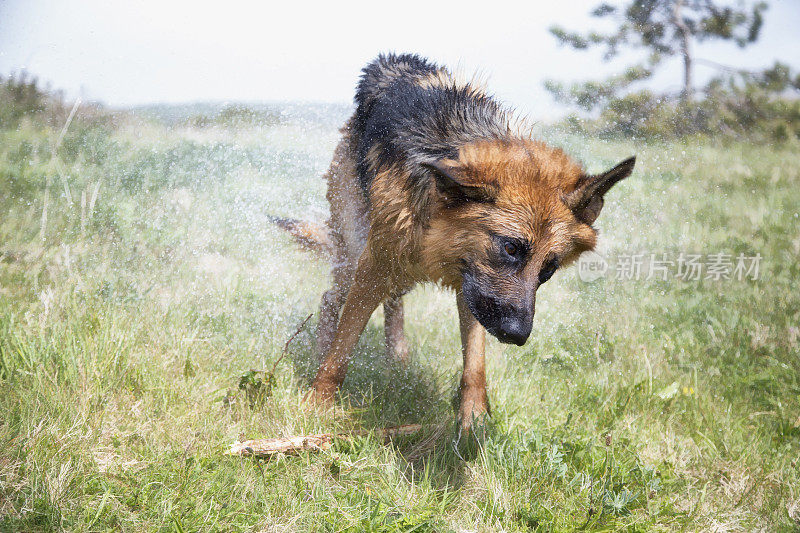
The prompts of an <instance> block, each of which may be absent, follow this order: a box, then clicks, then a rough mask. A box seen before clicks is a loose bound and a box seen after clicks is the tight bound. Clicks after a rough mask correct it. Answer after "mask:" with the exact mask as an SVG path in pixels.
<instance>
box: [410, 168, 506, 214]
mask: <svg viewBox="0 0 800 533" xmlns="http://www.w3.org/2000/svg"><path fill="white" fill-rule="evenodd" d="M422 167H423V168H424V169H425V170H427V171H428V172H429V173H430V174H431V175H432V176H433V179H434V181H435V182H436V190H438V191H439V193H440V194H441V195H442V196H443V197H444V199H445V202H447V203H448V204H451V205H454V204H459V203H462V202H467V201H472V202H492V201H494V199H495V198H496V197H497V183H496V182H494V181H484V180H481V179H480V178H479V177H477V176H476V175H475V174H474V173H472V172H467V171H466V170H465V169H464V168H462V167H460V166H459V165H458V164H457V163H455V162H451V161H448V160H442V161H436V162H435V163H423V164H422Z"/></svg>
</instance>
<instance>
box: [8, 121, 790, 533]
mask: <svg viewBox="0 0 800 533" xmlns="http://www.w3.org/2000/svg"><path fill="white" fill-rule="evenodd" d="M275 116H276V115H270V117H271V119H270V121H269V122H268V123H266V124H262V125H259V124H251V123H245V124H244V125H242V124H239V125H238V126H237V127H235V128H227V127H225V126H224V125H219V124H211V125H209V124H205V123H204V125H203V127H196V126H190V125H187V124H189V123H181V122H179V121H178V122H176V123H175V124H174V125H173V126H171V127H166V126H164V125H162V124H161V123H159V122H157V121H153V120H151V119H146V120H145V119H137V118H135V116H133V117H127V118H126V117H124V116H123V117H122V118H118V119H117V121H116V124H115V125H113V126H111V125H108V124H104V125H99V126H98V125H94V126H82V125H81V123H80V121H79V120H78V119H79V118H80V113H79V117H78V119H76V123H75V124H73V125H72V127H71V128H70V129H69V131H68V132H67V134H66V135H65V136H64V140H63V142H62V143H61V144H60V145H58V146H57V139H58V138H59V134H60V131H59V130H58V129H56V130H52V129H49V128H46V127H40V126H36V124H35V122H30V123H29V122H24V121H23V123H22V124H21V125H20V127H19V128H15V129H0V530H8V531H44V530H60V529H63V530H80V531H83V530H92V531H100V530H127V531H140V530H144V531H152V530H159V531H178V532H180V531H193V530H210V531H222V530H225V531H228V530H252V531H569V530H576V529H581V530H591V531H601V530H602V531H605V530H626V531H664V530H670V531H671V530H685V531H710V530H716V531H736V530H756V529H764V530H770V531H796V530H797V529H798V528H800V467H798V464H797V462H798V459H799V458H800V427H798V426H800V358H799V357H798V351H799V350H798V348H799V347H800V330H798V324H800V294H798V292H797V290H796V287H797V281H798V279H800V276H798V274H800V266H798V260H797V258H798V255H800V230H799V229H798V228H800V226H798V213H799V212H800V195H798V194H797V184H798V182H800V155H798V153H797V151H796V150H794V149H792V148H791V147H786V148H780V147H763V146H762V147H758V146H749V145H745V144H734V145H725V146H723V145H716V144H714V143H712V142H709V141H691V142H690V141H687V142H685V143H675V144H656V143H649V144H648V143H644V144H638V145H633V144H630V143H604V142H600V141H597V140H593V139H585V138H580V137H569V136H566V137H560V136H556V135H553V136H551V141H552V142H554V143H557V144H560V145H562V146H565V147H566V148H567V150H568V151H570V152H571V153H573V154H574V155H576V156H577V157H579V158H581V159H582V160H583V161H585V162H586V163H587V165H588V167H589V169H590V170H592V171H599V170H601V169H602V168H603V167H605V166H607V165H608V164H610V163H613V162H614V161H615V160H618V159H622V158H623V157H625V156H627V155H630V154H631V153H636V154H637V155H638V158H639V159H638V161H639V163H638V164H637V170H636V171H635V174H634V176H633V177H632V178H631V179H629V180H627V181H626V182H625V183H623V184H621V185H620V186H618V187H617V188H615V190H614V192H613V193H612V194H611V195H610V199H609V201H608V203H607V206H606V208H605V210H604V213H603V215H602V216H601V219H600V221H599V226H600V228H601V231H602V235H603V245H602V251H603V253H604V254H607V255H608V256H615V255H619V254H624V253H629V252H638V251H645V252H647V253H649V252H655V253H662V252H664V253H668V254H670V256H671V257H672V258H673V259H674V258H675V257H677V255H678V254H679V253H680V252H687V253H688V252H698V253H704V254H705V253H716V252H726V253H730V254H734V255H735V254H739V253H744V254H746V255H755V254H756V253H760V254H761V256H762V258H763V259H762V262H761V265H760V266H761V272H760V279H758V280H757V281H752V280H742V281H739V280H722V281H713V280H700V281H681V280H677V279H675V278H674V276H673V277H670V278H669V279H668V280H667V281H662V280H644V279H642V280H638V281H637V280H632V281H631V280H628V281H618V280H615V279H614V277H613V276H610V277H607V278H605V279H600V280H597V281H594V282H592V283H584V282H582V281H581V280H580V279H579V277H578V275H577V272H576V269H575V268H574V267H573V268H571V269H569V270H565V271H564V272H559V273H558V274H556V276H555V277H554V279H553V280H552V281H551V282H550V283H548V284H547V285H546V286H544V287H543V288H542V290H540V292H539V297H538V302H537V304H538V305H537V316H536V319H535V321H534V334H533V336H532V338H531V340H530V341H529V343H528V344H527V345H526V346H524V347H521V348H517V347H508V346H504V345H501V344H499V343H497V342H496V341H494V340H492V341H490V342H489V343H488V358H487V359H488V377H489V382H490V390H489V396H490V401H491V403H492V409H493V421H492V424H491V426H490V427H489V428H488V431H487V434H486V435H485V436H484V437H483V438H482V439H480V440H472V439H462V440H461V441H459V442H454V441H455V436H456V434H455V432H454V431H453V426H452V424H453V421H454V415H453V411H452V399H453V397H454V395H455V389H456V384H457V383H458V377H459V372H460V366H461V362H460V356H459V341H458V329H457V318H456V312H455V305H454V297H453V295H452V294H448V293H446V292H444V291H442V290H440V289H437V288H435V287H431V286H427V287H420V288H417V289H416V290H415V291H414V292H412V293H411V294H410V295H409V297H408V298H407V302H408V307H407V312H406V316H407V325H406V331H407V334H408V337H409V340H410V344H411V346H412V362H411V364H410V365H409V366H408V367H407V368H401V367H398V366H395V365H393V364H390V363H388V362H386V361H385V360H384V358H383V340H382V333H381V327H380V324H381V322H380V320H381V317H380V312H379V313H376V316H375V317H373V322H371V323H370V326H369V327H368V329H367V331H366V332H365V334H364V335H363V337H362V339H361V342H360V344H359V347H358V349H357V354H356V357H355V360H354V363H353V366H352V370H351V373H350V374H349V375H348V378H347V380H346V382H345V386H344V390H343V391H342V397H341V401H340V403H339V404H338V407H337V409H336V410H335V411H333V412H331V413H325V414H316V413H309V412H306V411H304V410H303V409H301V404H300V403H301V398H302V396H303V393H304V391H305V389H306V387H307V384H308V380H309V377H310V376H311V375H312V373H313V371H314V361H313V356H312V345H313V323H314V322H315V320H316V319H312V323H311V324H312V326H309V327H308V328H306V329H304V330H303V331H302V332H301V333H300V334H299V335H298V337H297V338H296V339H295V340H294V342H293V343H292V344H291V345H290V347H289V350H288V354H287V356H286V357H285V358H284V359H283V360H281V361H280V362H279V363H278V365H277V368H276V372H275V375H274V383H272V386H271V388H270V389H269V390H264V389H262V394H253V393H252V392H253V391H252V390H250V391H248V390H240V388H239V382H240V378H242V376H244V375H247V373H248V371H249V370H251V369H255V370H263V369H270V368H272V366H273V364H274V362H275V361H276V360H277V359H278V358H279V357H280V354H281V350H282V348H283V344H284V343H285V342H286V340H287V339H288V338H289V336H290V335H291V334H292V332H294V331H295V329H296V328H297V326H298V325H299V324H300V323H301V322H302V320H303V319H304V318H305V317H306V316H307V315H308V314H309V313H311V312H315V311H316V309H317V305H318V302H319V298H320V296H321V294H322V291H323V290H324V289H325V288H326V285H327V283H328V272H327V267H326V265H325V264H323V263H322V262H320V261H318V260H316V259H314V258H313V257H311V256H309V255H307V254H306V253H304V252H302V251H300V250H298V249H297V248H296V247H295V246H294V245H293V244H292V243H291V242H290V241H289V240H288V239H287V238H286V236H284V235H282V234H281V233H279V232H278V231H277V230H276V229H274V228H273V227H271V226H270V224H269V223H268V222H267V215H286V216H299V217H305V218H315V219H317V220H322V219H324V217H325V215H326V206H325V202H324V183H323V182H322V180H321V179H320V177H319V176H320V175H321V174H322V172H323V171H324V169H325V168H326V166H327V163H328V160H329V157H330V154H331V152H332V150H333V147H334V145H335V143H336V138H337V133H336V127H335V124H337V123H339V122H340V121H341V120H343V119H344V116H345V114H344V112H343V111H342V110H340V109H329V110H327V111H326V112H325V113H320V112H319V110H317V111H316V112H315V113H312V114H308V115H304V116H300V115H298V114H295V115H292V114H291V113H289V114H279V115H277V116H280V117H281V118H280V120H276V119H275V118H274V117H275ZM195 122H196V121H195ZM45 212H46V217H45V216H43V215H44V213H45ZM245 381H247V380H245ZM250 382H251V385H252V382H253V380H250ZM248 393H249V394H248ZM401 423H423V424H428V426H427V427H428V428H429V429H427V430H426V431H425V432H423V433H422V434H420V435H417V436H413V437H404V438H400V439H398V440H396V441H395V442H393V443H391V444H384V443H383V442H381V441H380V439H378V438H376V437H374V436H367V437H359V438H356V439H353V440H352V441H342V442H339V443H338V444H336V445H335V446H334V447H333V448H332V449H331V450H330V451H327V452H324V453H318V454H307V455H301V456H299V457H281V458H278V459H275V460H272V461H268V462H265V461H256V460H252V459H247V458H233V457H227V456H224V455H223V452H224V451H225V450H226V449H227V448H228V447H229V445H230V444H231V443H232V442H233V441H235V440H237V439H240V438H242V437H247V438H255V437H266V436H280V435H289V434H302V433H310V432H328V431H348V430H357V429H368V430H369V429H374V428H379V427H383V426H387V425H394V424H401Z"/></svg>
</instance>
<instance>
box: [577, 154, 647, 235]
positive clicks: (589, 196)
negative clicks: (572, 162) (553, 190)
mask: <svg viewBox="0 0 800 533" xmlns="http://www.w3.org/2000/svg"><path fill="white" fill-rule="evenodd" d="M635 163H636V158H635V157H630V158H628V159H626V160H625V161H623V162H622V163H620V164H619V165H617V166H615V167H614V168H612V169H611V170H608V171H606V172H603V173H602V174H595V175H593V176H584V177H583V178H581V179H580V180H579V181H578V184H577V186H576V187H575V190H574V191H572V192H571V193H569V194H568V195H567V196H566V198H565V202H566V204H567V207H569V208H570V209H571V210H572V212H573V213H574V214H575V218H577V219H578V220H580V221H581V222H584V223H586V224H592V223H593V222H594V221H595V220H597V217H598V216H599V215H600V210H601V209H602V208H603V195H605V194H606V193H607V192H608V190H609V189H610V188H611V187H613V186H614V185H615V184H616V183H618V182H619V181H621V180H623V179H624V178H627V177H628V176H630V175H631V172H633V165H634V164H635Z"/></svg>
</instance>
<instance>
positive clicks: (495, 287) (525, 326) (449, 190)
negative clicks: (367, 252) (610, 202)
mask: <svg viewBox="0 0 800 533" xmlns="http://www.w3.org/2000/svg"><path fill="white" fill-rule="evenodd" d="M634 161H635V158H633V157H632V158H630V159H626V160H625V161H623V162H622V163H620V164H619V165H617V166H615V167H614V168H612V169H611V170H609V171H607V172H604V173H602V174H597V175H587V174H585V173H584V172H583V171H582V170H581V168H580V166H578V165H577V164H576V163H574V162H573V161H571V160H570V159H569V158H568V157H567V156H566V154H564V153H563V152H562V151H561V150H558V149H552V148H549V147H547V146H546V145H544V144H543V143H539V142H533V141H514V142H499V141H492V142H489V141H485V142H479V143H473V144H470V145H467V146H465V147H464V148H462V149H461V150H460V152H459V156H458V158H457V159H445V160H441V161H437V162H434V163H432V164H428V165H425V170H426V172H428V173H429V174H430V175H431V176H432V178H433V182H434V183H435V187H436V190H437V198H438V203H437V206H436V209H435V210H434V212H433V215H432V217H431V220H430V224H429V227H428V231H427V232H426V235H425V240H424V245H423V261H425V263H426V269H427V270H428V272H430V273H432V274H433V275H434V276H435V277H438V278H440V279H441V280H442V282H443V283H445V284H446V285H449V286H451V287H453V288H455V289H456V290H460V291H461V292H462V295H463V298H464V300H465V301H466V303H467V305H468V306H469V309H470V310H471V311H472V313H473V314H474V315H475V318H477V319H478V321H479V322H480V323H481V324H482V325H483V326H484V327H485V328H486V330H487V331H489V333H491V334H492V335H494V336H495V337H497V338H498V339H499V340H500V341H501V342H506V343H514V344H517V345H522V344H524V343H525V341H526V340H527V339H528V336H529V335H530V332H531V327H532V321H533V314H534V308H535V301H536V291H537V289H538V288H539V286H541V285H542V284H543V283H545V282H546V281H547V280H548V279H550V277H551V276H552V275H553V273H555V272H556V270H558V269H559V268H560V267H562V266H565V265H567V264H569V263H571V262H572V261H574V260H575V259H576V258H577V257H578V256H579V255H580V254H581V253H582V252H585V251H587V250H591V249H592V248H594V246H595V243H596V240H597V232H596V230H595V229H594V228H593V227H592V223H594V221H595V220H596V219H597V217H598V215H599V214H600V210H601V209H602V207H603V196H604V195H605V193H606V192H608V190H609V189H610V188H611V187H612V186H613V185H614V184H616V183H617V182H619V181H620V180H622V179H623V178H625V177H627V176H629V175H630V173H631V171H632V170H633V165H634Z"/></svg>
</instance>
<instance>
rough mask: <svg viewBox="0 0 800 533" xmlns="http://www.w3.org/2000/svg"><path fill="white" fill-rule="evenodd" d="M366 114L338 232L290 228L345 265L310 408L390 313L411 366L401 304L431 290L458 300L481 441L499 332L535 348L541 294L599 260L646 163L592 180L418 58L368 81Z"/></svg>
mask: <svg viewBox="0 0 800 533" xmlns="http://www.w3.org/2000/svg"><path fill="white" fill-rule="evenodd" d="M355 104H356V110H355V113H354V115H353V116H352V117H351V118H350V119H349V120H348V122H347V123H346V124H345V126H344V127H343V128H342V130H341V133H342V139H341V142H340V143H339V145H338V147H337V148H336V150H335V152H334V155H333V161H332V163H331V166H330V169H329V171H328V173H327V175H326V179H327V181H328V193H327V198H328V200H329V202H330V219H329V220H328V223H327V228H325V229H323V230H317V229H315V228H313V227H312V226H310V225H308V224H305V223H301V222H297V221H285V220H284V221H282V222H281V221H279V222H281V223H282V225H284V227H286V228H287V229H289V230H290V231H291V232H292V233H294V234H295V236H296V237H299V238H300V240H305V241H306V243H313V242H316V243H320V242H322V243H323V244H322V246H323V247H324V248H326V249H327V251H328V252H329V253H330V256H331V258H332V262H333V286H332V287H331V288H330V289H329V290H328V291H327V292H326V293H325V294H324V296H323V297H322V303H321V307H320V312H319V326H318V336H317V350H318V352H319V354H320V357H321V364H320V367H319V371H318V372H317V375H316V378H315V379H314V382H313V385H312V390H311V391H310V394H309V399H310V400H311V401H313V402H315V403H317V404H329V403H331V402H332V401H333V399H334V395H335V393H336V391H337V389H338V387H339V386H340V385H341V383H342V381H343V380H344V378H345V373H346V372H347V366H348V362H349V359H350V356H351V353H352V351H353V348H354V346H355V344H356V342H357V341H358V338H359V336H360V335H361V332H362V331H363V330H364V327H365V326H366V324H367V322H368V320H369V318H370V315H372V312H373V311H374V310H375V308H376V307H377V306H378V305H380V304H381V303H383V306H384V314H385V331H386V348H387V352H388V354H389V356H391V357H394V358H397V359H400V360H405V359H406V357H407V354H408V345H407V343H406V340H405V337H404V335H403V305H402V301H401V298H402V296H403V294H404V293H406V292H407V291H409V290H410V289H411V288H412V287H413V286H414V285H415V284H417V283H420V282H428V281H430V282H434V283H438V284H440V285H442V286H444V287H448V288H450V289H452V290H453V291H454V292H455V294H456V304H457V306H458V315H459V321H460V329H461V346H462V355H463V358H464V371H463V376H462V378H461V385H460V406H459V409H458V417H459V421H460V424H461V427H462V429H464V430H469V428H470V426H471V425H472V424H473V423H474V422H475V421H479V420H481V419H482V418H483V417H484V416H485V415H486V414H487V413H488V402H487V396H486V375H485V370H484V343H485V332H486V331H488V332H489V333H491V334H492V335H494V336H495V337H497V339H499V340H500V342H504V343H513V344H516V345H520V346H521V345H523V344H524V343H525V341H526V340H527V339H528V336H529V335H530V333H531V327H532V321H533V314H534V307H535V300H536V290H537V289H538V288H539V286H541V285H542V284H543V283H545V282H546V281H547V280H548V279H550V277H551V276H552V275H553V274H554V273H555V272H556V271H557V270H558V269H559V268H561V267H563V266H566V265H567V264H569V263H571V262H573V261H574V260H575V259H576V258H577V257H578V256H579V255H580V254H581V253H582V252H585V251H587V250H591V249H592V248H594V246H595V242H596V239H597V231H596V230H595V229H594V228H592V223H594V221H595V220H596V219H597V216H598V215H599V214H600V210H601V209H602V207H603V196H604V195H605V194H606V193H607V192H608V190H609V189H610V188H611V187H612V186H613V185H614V184H615V183H617V182H618V181H620V180H622V179H623V178H625V177H627V176H628V175H630V173H631V171H632V170H633V166H634V161H635V159H634V158H633V157H631V158H630V159H626V160H625V161H623V162H622V163H620V164H619V165H617V166H615V167H614V168H612V169H611V170H609V171H607V172H604V173H602V174H598V175H587V174H586V173H584V172H583V170H582V169H581V167H580V166H579V164H577V163H576V162H574V161H573V160H571V159H570V158H569V157H568V156H567V155H566V154H565V153H564V152H563V151H561V150H560V149H558V148H551V147H549V146H547V145H546V144H544V143H543V142H541V141H537V140H533V139H532V138H531V137H530V135H529V134H523V133H520V132H519V131H518V129H517V128H515V127H514V126H513V122H514V121H513V117H512V116H511V113H510V112H509V111H507V110H506V109H504V108H503V107H501V105H499V104H498V103H497V102H496V101H495V100H494V99H493V98H492V97H490V96H488V95H487V94H485V93H484V92H483V90H482V89H481V88H479V87H477V86H475V85H474V84H471V83H469V82H461V81H459V80H457V79H456V78H455V77H454V76H453V75H451V73H450V72H449V71H448V70H447V69H445V68H443V67H439V66H437V65H435V64H433V63H431V62H429V61H427V60H425V59H423V58H421V57H419V56H417V55H408V54H403V55H395V54H389V55H380V56H378V58H377V59H375V60H374V61H373V62H371V63H370V64H368V65H367V66H366V67H365V68H364V69H363V74H362V76H361V79H360V82H359V84H358V89H357V91H356V95H355Z"/></svg>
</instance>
